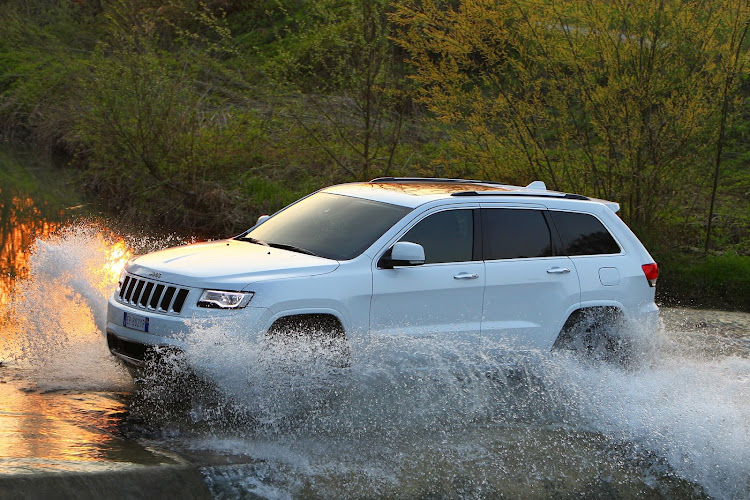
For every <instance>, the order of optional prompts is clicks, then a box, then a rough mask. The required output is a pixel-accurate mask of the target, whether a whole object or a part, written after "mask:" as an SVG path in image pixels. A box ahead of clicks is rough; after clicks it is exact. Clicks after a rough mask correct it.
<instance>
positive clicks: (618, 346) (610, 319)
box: [553, 307, 633, 366]
mask: <svg viewBox="0 0 750 500" xmlns="http://www.w3.org/2000/svg"><path fill="white" fill-rule="evenodd" d="M625 333H626V332H625V321H624V318H623V316H622V313H621V312H620V310H619V309H617V308H615V307H592V308H587V309H579V310H578V311H575V312H574V313H573V314H571V315H570V317H569V318H568V320H567V321H566V322H565V325H564V326H563V329H562V331H561V332H560V335H559V336H558V337H557V340H556V341H555V344H554V347H553V349H562V350H569V351H574V352H576V353H577V354H580V355H582V356H583V357H585V358H586V359H589V360H594V361H607V362H613V363H616V364H620V365H623V366H628V365H630V364H631V363H632V358H633V346H632V343H631V342H630V341H629V340H628V338H627V337H626V336H625V335H624V334H625Z"/></svg>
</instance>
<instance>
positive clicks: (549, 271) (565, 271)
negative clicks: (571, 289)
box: [547, 267, 570, 274]
mask: <svg viewBox="0 0 750 500" xmlns="http://www.w3.org/2000/svg"><path fill="white" fill-rule="evenodd" d="M569 272H570V269H568V268H567V267H553V268H552V269H547V274H568V273H569Z"/></svg>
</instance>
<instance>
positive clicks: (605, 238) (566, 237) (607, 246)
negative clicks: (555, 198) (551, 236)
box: [550, 211, 621, 256]
mask: <svg viewBox="0 0 750 500" xmlns="http://www.w3.org/2000/svg"><path fill="white" fill-rule="evenodd" d="M550 213H551V214H552V220H554V222H555V226H556V227H557V230H558V232H559V233H560V238H561V239H562V243H563V247H564V249H565V254H566V255H568V256H573V255H606V254H616V253H620V251H621V250H620V245H618V244H617V242H616V241H615V239H614V238H613V237H612V235H611V234H610V232H609V231H608V230H607V228H606V227H604V224H602V223H601V222H600V221H599V219H597V218H596V217H594V216H593V215H591V214H584V213H577V212H555V211H552V212H550Z"/></svg>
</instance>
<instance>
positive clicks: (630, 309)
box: [107, 178, 658, 366]
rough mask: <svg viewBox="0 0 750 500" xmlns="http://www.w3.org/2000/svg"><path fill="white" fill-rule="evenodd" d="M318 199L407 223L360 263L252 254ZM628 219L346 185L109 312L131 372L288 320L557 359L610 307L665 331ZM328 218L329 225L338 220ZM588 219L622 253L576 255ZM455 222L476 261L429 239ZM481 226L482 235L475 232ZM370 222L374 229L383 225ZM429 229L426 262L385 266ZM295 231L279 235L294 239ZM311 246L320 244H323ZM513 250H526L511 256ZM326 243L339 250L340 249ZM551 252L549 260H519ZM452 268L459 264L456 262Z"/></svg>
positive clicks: (516, 193) (558, 203)
mask: <svg viewBox="0 0 750 500" xmlns="http://www.w3.org/2000/svg"><path fill="white" fill-rule="evenodd" d="M331 195H333V196H334V198H331ZM312 196H317V197H318V198H315V199H313V200H318V199H323V201H326V200H329V199H330V200H335V201H336V202H338V200H343V199H345V200H346V201H347V202H350V201H351V202H352V203H360V200H364V202H366V203H369V204H372V206H373V207H375V208H377V209H378V210H381V208H380V207H381V205H382V206H383V207H386V208H387V209H388V210H390V211H389V212H388V214H389V215H388V216H389V217H392V218H393V219H394V220H395V222H393V223H392V224H390V223H389V224H388V225H387V227H385V230H383V231H381V234H376V235H375V239H374V241H373V242H372V243H370V244H367V246H366V248H364V250H362V251H358V252H356V255H347V256H346V258H332V257H331V256H330V255H329V256H327V257H324V256H315V255H308V254H306V253H300V252H299V251H294V250H288V249H284V248H273V247H269V246H265V245H264V244H258V243H253V242H250V241H248V239H250V238H254V237H255V236H254V235H255V234H261V233H263V231H266V232H268V230H273V228H274V226H272V225H269V226H267V228H271V229H263V230H261V229H259V228H264V226H265V225H266V224H274V223H275V222H274V219H276V218H277V217H279V216H280V215H281V214H284V213H285V211H287V210H289V209H290V208H291V207H295V206H296V205H297V204H298V203H301V202H302V201H304V200H308V199H311V197H312ZM326 197H327V198H326ZM341 197H345V198H341ZM311 203H313V201H308V202H307V204H308V205H310V204H311ZM315 203H318V202H317V201H315ZM301 206H303V205H300V207H301ZM304 206H306V205H304ZM314 206H315V207H317V205H314ZM366 206H367V207H369V206H370V205H366ZM618 208H619V207H618V205H617V204H616V203H612V202H606V201H602V200H591V199H588V198H585V197H583V196H579V195H566V194H565V193H558V192H553V191H547V190H546V189H544V186H543V184H541V183H539V182H535V183H532V184H531V185H529V186H528V187H518V186H506V185H499V184H494V183H487V182H480V181H463V180H453V179H450V180H448V179H392V178H386V179H379V180H378V179H376V180H374V181H371V182H366V183H352V184H343V185H338V186H332V187H329V188H326V189H323V190H321V191H319V192H317V193H314V194H313V195H310V196H309V197H306V198H303V200H301V201H298V202H296V203H295V204H292V205H290V206H289V207H287V208H285V209H284V210H281V211H279V212H277V213H276V214H274V216H272V217H271V218H270V219H267V220H263V221H262V222H260V223H259V224H258V225H256V226H254V227H253V228H251V230H249V231H248V232H246V233H243V235H241V236H240V237H238V238H232V239H227V240H221V241H214V242H210V243H200V244H193V245H187V246H182V247H177V248H170V249H166V250H161V251H158V252H154V253H151V254H148V255H144V256H141V257H138V258H136V259H133V260H131V261H130V262H129V263H128V264H127V266H126V268H125V270H124V271H123V277H122V279H121V281H120V284H119V286H118V289H117V290H116V291H115V292H114V293H113V294H112V296H111V297H110V299H109V307H108V314H107V339H108V343H109V347H110V350H111V351H112V353H113V354H115V355H116V356H118V357H119V358H120V359H122V360H123V361H125V362H126V363H128V364H130V365H135V366H141V365H142V364H143V359H144V356H145V354H144V353H145V352H147V351H148V350H149V349H150V348H152V347H157V346H171V347H175V348H178V349H179V348H182V347H184V345H185V344H184V343H185V342H186V339H187V338H188V337H189V335H191V332H190V328H189V323H190V320H196V319H207V320H212V319H223V318H229V317H232V318H236V319H237V320H238V321H237V324H242V325H244V326H243V328H242V331H241V332H235V334H237V335H248V336H263V335H265V334H266V332H268V331H269V330H271V329H272V328H273V325H274V324H275V323H276V322H277V321H278V320H279V319H280V318H286V317H296V318H299V319H302V320H304V319H305V318H313V317H317V318H320V317H322V316H324V317H326V318H331V320H332V321H333V322H335V323H336V324H337V325H338V326H339V327H340V330H341V332H342V333H343V334H344V335H345V337H346V338H347V339H352V338H354V337H356V336H358V335H367V334H371V335H379V334H388V335H407V336H430V337H439V336H441V335H450V336H453V337H456V336H462V337H466V338H476V339H487V340H489V341H492V342H500V343H503V344H504V345H508V346H510V347H511V348H514V349H541V350H549V349H551V348H552V347H553V345H554V344H555V342H556V340H557V339H558V337H559V336H560V333H561V332H562V331H563V329H564V327H565V325H566V322H570V320H571V318H572V317H573V316H574V315H575V314H578V313H579V312H580V311H584V310H596V309H603V308H604V309H608V310H613V311H617V313H618V315H619V316H621V317H623V318H624V319H626V320H627V321H631V322H638V323H640V324H646V325H655V324H656V321H657V318H658V308H657V306H656V305H655V303H654V291H655V288H654V283H655V281H656V280H655V275H653V274H651V275H650V274H649V272H651V273H653V272H655V270H656V265H655V264H654V261H653V259H652V258H651V256H650V255H649V253H648V252H647V251H646V249H645V248H644V247H643V245H642V244H641V243H640V242H639V241H638V239H637V238H636V237H635V235H634V234H633V233H632V232H631V231H630V230H629V229H628V228H627V226H626V225H625V224H624V223H623V222H622V221H621V220H620V219H619V217H617V215H616V213H615V212H616V210H617V209H618ZM297 209H299V210H301V209H300V208H299V207H298V208H297ZM297 209H295V210H297ZM384 209H385V208H384ZM363 210H364V209H363ZM443 212H445V213H443ZM289 213H293V212H289ZM363 213H365V214H366V212H363ZM438 213H442V214H441V216H440V217H442V219H439V218H435V219H431V222H426V223H425V224H424V225H423V226H420V228H419V229H416V230H415V231H414V232H412V233H410V231H411V230H412V229H413V228H414V227H415V226H416V225H417V224H418V223H420V222H421V221H423V220H426V219H427V218H429V217H430V216H432V215H435V214H438ZM560 214H563V215H560ZM565 214H573V215H565ZM314 215H315V217H319V218H324V217H326V210H322V211H320V213H316V214H314ZM345 215H346V214H339V215H338V216H339V217H343V216H345ZM584 215H585V220H586V221H588V222H587V223H589V222H590V223H591V224H596V223H594V222H593V221H592V219H590V217H593V218H595V219H596V220H597V221H598V222H599V223H601V225H603V226H604V228H606V232H608V233H609V235H610V236H611V240H612V241H610V240H607V241H608V243H606V244H604V243H602V245H604V246H603V247H601V248H607V249H608V250H607V251H608V252H609V253H606V254H596V253H595V254H581V255H575V254H574V255H569V254H571V253H574V252H571V251H570V249H574V248H578V247H576V246H575V245H576V244H578V243H575V242H576V241H578V240H575V241H572V240H571V241H568V242H567V243H566V242H565V241H564V239H565V238H566V237H568V236H566V235H567V233H566V235H563V230H561V229H560V228H559V224H560V222H558V221H563V222H564V221H570V220H579V219H581V220H583V219H582V217H583V216H584ZM283 217H284V216H282V218H280V219H277V220H283ZM514 218H516V219H517V220H518V221H519V222H517V224H519V226H518V228H516V229H517V230H516V231H515V232H513V238H508V237H503V238H501V237H500V236H496V235H497V234H499V233H498V232H497V231H495V232H492V233H490V229H491V228H495V227H497V228H501V229H502V228H505V227H506V226H503V225H502V224H500V223H501V222H502V221H503V220H506V219H507V220H511V221H514V220H516V219H514ZM526 218H528V219H529V220H534V221H546V222H545V224H546V225H543V224H541V222H539V223H538V226H539V228H543V227H547V228H548V232H549V234H548V236H549V245H548V246H549V248H547V247H546V246H544V244H543V243H544V241H542V239H543V238H544V235H543V233H544V230H543V229H538V230H537V233H538V235H537V236H538V238H537V239H539V238H542V239H540V240H539V241H540V242H536V243H535V242H534V241H531V240H534V238H536V237H537V236H533V237H532V236H529V237H528V239H529V240H530V241H529V242H526V240H525V238H526V237H527V236H528V235H526V234H525V231H526V229H525V228H526V227H527V226H526V225H523V224H521V222H523V221H524V220H526ZM443 219H446V220H451V221H453V220H454V219H455V224H456V226H455V227H456V228H457V230H459V232H461V234H464V233H466V234H470V236H467V237H466V238H463V237H459V236H456V234H454V233H452V232H451V231H448V230H447V229H446V231H445V234H443V235H442V237H443V238H445V240H444V241H445V242H446V244H445V246H446V247H450V246H451V244H454V243H455V246H456V250H455V251H456V252H464V253H463V254H460V255H466V251H467V249H468V250H470V252H471V256H470V257H466V258H460V257H456V258H455V259H454V260H455V261H453V260H451V261H448V262H431V261H430V259H431V254H433V255H434V254H435V249H434V248H433V247H434V246H435V243H432V241H433V240H434V236H435V235H434V234H432V233H430V232H429V227H430V224H432V225H435V224H436V223H437V221H441V220H443ZM321 220H323V221H324V220H325V219H321ZM378 220H380V219H378ZM469 220H471V221H472V222H471V224H469V225H470V226H471V229H469V225H467V224H466V221H469ZM334 222H335V221H334ZM355 222H356V221H355ZM367 222H368V224H369V223H373V224H374V223H375V220H368V221H367ZM513 223H514V224H516V222H513ZM321 224H323V222H322V223H321ZM368 224H364V226H367V225H368ZM493 224H495V225H493ZM535 224H536V223H535ZM571 224H572V223H571ZM362 226H363V224H359V225H356V227H358V228H362ZM342 227H344V226H342ZM353 227H355V226H353ZM423 227H424V228H427V229H424V234H425V235H426V236H424V238H426V239H425V240H424V241H425V242H427V243H425V244H424V245H423V247H424V249H425V255H426V256H427V262H426V263H420V262H416V261H415V262H410V263H409V262H401V263H397V265H394V266H392V268H391V266H389V265H387V263H386V264H384V262H386V261H384V260H382V259H383V257H384V255H386V254H387V253H388V252H389V251H390V249H391V248H392V247H393V246H394V244H395V243H397V242H399V241H401V240H402V238H405V239H404V240H403V241H409V239H415V238H418V236H419V235H420V234H422V233H420V231H422V228H423ZM528 227H530V226H528ZM587 227H588V226H587ZM592 227H593V226H592ZM597 227H598V226H597ZM325 228H326V230H328V231H331V232H330V234H331V235H334V236H335V237H336V238H342V239H341V240H340V241H341V242H345V243H346V244H349V243H351V242H350V241H349V240H347V239H346V238H347V237H348V235H347V234H341V233H340V232H339V233H337V232H335V231H336V228H330V227H328V226H325ZM283 229H284V228H283V227H280V228H277V229H276V231H281V232H282V233H283ZM362 230H363V231H367V230H368V229H367V228H363V229H362ZM441 230H442V229H441ZM503 230H504V229H503ZM508 230H509V231H510V229H508ZM571 231H573V230H572V229H571ZM581 231H583V229H581ZM597 231H598V232H597ZM597 231H594V232H591V233H587V234H590V235H598V236H597V237H598V238H599V239H598V240H597V241H600V240H601V239H602V238H605V239H606V235H604V234H603V233H602V232H601V230H597ZM433 232H434V231H433ZM407 233H408V235H407ZM272 234H273V233H272ZM310 234H311V235H313V236H311V237H312V238H315V237H316V236H315V235H317V234H320V231H317V230H316V232H311V233H310ZM571 234H573V233H572V232H571ZM581 234H584V233H581ZM409 235H412V236H409ZM243 237H244V239H242V238H243ZM430 237H433V240H430V239H429V238H430ZM493 237H494V238H495V239H493V242H492V243H488V240H489V239H490V238H493ZM467 238H471V243H470V244H468V243H466V242H465V239H467ZM570 238H572V237H569V239H570ZM516 239H517V240H518V241H517V242H516V241H515V240H516ZM511 240H514V241H511ZM613 241H614V242H615V243H616V246H614V244H613ZM504 242H509V243H508V245H509V246H511V247H514V248H511V249H506V248H505V247H504V245H505V243H504ZM271 243H273V242H271ZM317 243H319V244H321V245H323V246H325V244H326V241H323V240H320V241H318V242H317ZM597 244H598V243H597ZM438 245H439V243H438ZM488 245H490V246H488ZM492 245H494V246H492ZM514 245H515V246H514ZM533 245H536V247H534V246H533ZM540 245H541V246H540ZM566 245H567V246H566ZM592 245H594V244H592ZM606 245H609V246H608V247H607V246H606ZM299 246H302V245H299ZM413 246H414V247H416V248H417V249H419V248H422V247H417V245H413ZM594 246H595V245H594ZM516 247H517V248H516ZM537 247H538V248H539V250H538V252H539V255H537V256H532V257H527V256H523V255H522V256H516V255H515V254H513V253H512V251H514V249H516V250H517V251H518V252H523V251H527V250H528V249H529V248H537ZM582 248H587V247H585V245H584V246H583V247H582ZM591 248H594V247H591ZM594 249H596V248H594ZM438 250H439V251H440V252H442V251H443V249H438ZM581 251H584V252H585V251H591V250H590V249H589V250H581ZM446 252H448V253H449V251H448V250H446ZM493 252H494V253H493ZM498 252H499V253H498ZM503 252H510V253H507V256H509V257H503V258H492V257H493V255H505V254H503ZM456 255H459V253H456ZM386 256H387V255H386ZM440 258H443V259H448V260H450V259H451V256H450V255H448V256H447V257H440ZM438 260H439V259H438ZM399 264H403V265H399ZM647 269H650V271H648V270H647ZM170 290H173V291H172V292H171V294H172V295H171V296H169V293H170V292H169V291H170ZM206 290H215V291H217V293H220V292H240V293H248V295H245V296H240V295H232V296H229V295H228V296H227V300H235V299H236V300H241V301H242V303H241V304H240V305H239V307H236V308H226V309H224V308H206V307H203V306H199V299H200V297H201V296H202V294H203V293H204V291H206ZM249 293H252V295H250V294H249ZM157 295H158V296H157ZM165 295H166V296H167V297H166V299H170V300H166V299H165ZM248 297H250V298H249V299H248ZM222 300H223V299H222ZM248 300H249V301H248ZM203 305H204V306H205V305H206V304H205V303H204V304H203ZM209 305H211V304H209ZM177 306H179V307H177ZM174 309H177V310H174ZM311 315H315V316H311Z"/></svg>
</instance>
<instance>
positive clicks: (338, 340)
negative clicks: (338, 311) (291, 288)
mask: <svg viewBox="0 0 750 500" xmlns="http://www.w3.org/2000/svg"><path fill="white" fill-rule="evenodd" d="M266 340H267V342H269V345H271V346H273V347H275V348H284V347H289V348H292V347H298V346H300V345H303V344H304V345H306V346H309V347H310V348H312V349H315V350H316V351H319V352H320V353H321V354H322V355H323V356H324V358H325V360H326V361H327V362H328V363H329V364H330V366H331V367H335V368H346V367H348V366H349V362H350V352H349V343H348V342H347V339H346V333H345V332H344V328H343V327H342V326H341V323H340V322H339V320H338V319H337V318H336V317H335V316H331V315H329V314H300V315H296V316H285V317H283V318H279V319H278V320H276V321H275V322H274V324H273V325H271V328H269V329H268V332H267V333H266Z"/></svg>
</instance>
